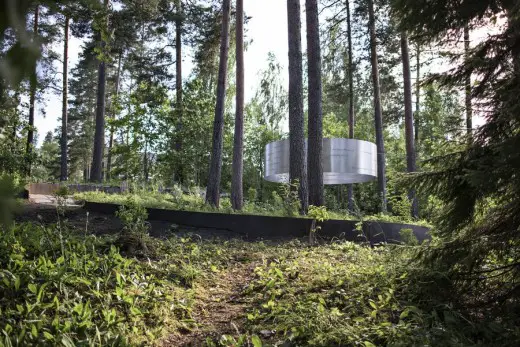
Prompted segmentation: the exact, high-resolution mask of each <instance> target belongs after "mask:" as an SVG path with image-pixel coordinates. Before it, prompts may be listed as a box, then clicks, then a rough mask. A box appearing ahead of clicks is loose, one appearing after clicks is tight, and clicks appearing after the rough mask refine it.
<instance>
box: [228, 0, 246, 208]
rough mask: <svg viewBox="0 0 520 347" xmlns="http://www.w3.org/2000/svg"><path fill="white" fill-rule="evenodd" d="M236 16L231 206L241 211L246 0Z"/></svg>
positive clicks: (241, 2) (241, 4) (240, 0)
mask: <svg viewBox="0 0 520 347" xmlns="http://www.w3.org/2000/svg"><path fill="white" fill-rule="evenodd" d="M236 6H237V9H236V10H237V14H236V60H237V71H236V74H237V76H236V114H235V137H234V142H233V175H232V178H231V206H232V207H233V209H234V210H241V209H242V207H243V204H244V193H243V186H242V180H243V175H244V0H237V4H236Z"/></svg>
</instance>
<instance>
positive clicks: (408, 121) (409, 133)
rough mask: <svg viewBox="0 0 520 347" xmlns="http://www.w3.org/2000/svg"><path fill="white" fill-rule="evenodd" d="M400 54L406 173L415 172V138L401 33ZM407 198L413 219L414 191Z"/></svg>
mask: <svg viewBox="0 0 520 347" xmlns="http://www.w3.org/2000/svg"><path fill="white" fill-rule="evenodd" d="M401 52H402V58H401V59H402V61H403V85H404V124H405V134H406V135H405V137H406V167H407V171H408V172H415V171H417V168H416V163H415V138H414V134H413V131H414V122H413V106H412V76H411V75H412V73H411V70H410V50H409V47H408V37H407V36H406V33H404V32H402V33H401ZM408 198H409V199H410V201H411V202H412V210H411V215H412V217H413V218H417V217H418V216H419V211H418V205H417V199H416V198H415V191H414V190H413V189H411V190H410V191H409V193H408Z"/></svg>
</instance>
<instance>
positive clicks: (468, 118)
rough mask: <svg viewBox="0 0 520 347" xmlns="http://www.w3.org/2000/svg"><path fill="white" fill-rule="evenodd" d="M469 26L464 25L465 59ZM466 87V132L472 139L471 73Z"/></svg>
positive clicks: (465, 57) (468, 44) (465, 84)
mask: <svg viewBox="0 0 520 347" xmlns="http://www.w3.org/2000/svg"><path fill="white" fill-rule="evenodd" d="M469 49H470V41H469V28H468V26H467V25H466V26H464V59H466V60H468V59H469ZM464 88H465V99H466V100H465V101H466V132H467V134H468V137H469V138H470V139H471V137H472V134H473V109H472V105H471V75H468V76H466V78H465V79H464Z"/></svg>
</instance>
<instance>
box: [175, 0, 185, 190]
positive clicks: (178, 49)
mask: <svg viewBox="0 0 520 347" xmlns="http://www.w3.org/2000/svg"><path fill="white" fill-rule="evenodd" d="M175 6H176V10H177V16H178V18H177V20H176V21H175V54H176V61H175V68H176V76H175V89H176V93H177V100H176V101H177V103H176V108H177V137H176V142H175V150H176V151H178V152H179V151H181V150H182V135H181V132H182V116H183V104H182V96H183V95H182V18H181V15H182V4H181V0H176V1H175ZM177 171H178V172H177V177H178V180H179V182H181V183H182V181H183V180H184V177H183V169H182V167H181V166H179V167H178V170H177Z"/></svg>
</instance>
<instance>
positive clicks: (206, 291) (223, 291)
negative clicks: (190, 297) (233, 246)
mask: <svg viewBox="0 0 520 347" xmlns="http://www.w3.org/2000/svg"><path fill="white" fill-rule="evenodd" d="M257 264H258V263H257V262H252V263H235V264H234V265H232V266H231V267H229V268H228V269H226V270H225V271H223V272H221V273H220V274H218V277H217V279H216V280H215V281H214V282H213V283H205V284H204V285H201V284H198V285H197V286H196V288H195V292H196V293H197V295H196V298H195V299H196V302H197V303H196V304H195V307H194V312H193V318H194V319H195V321H196V324H197V327H196V328H195V329H193V330H192V331H190V332H189V333H187V334H185V335H181V336H179V335H172V336H170V337H168V338H167V339H166V340H165V341H164V343H163V344H162V345H163V346H182V347H201V346H204V345H205V342H206V341H207V339H210V340H211V341H217V340H218V339H219V338H220V337H221V336H222V335H234V336H236V335H239V334H242V333H244V331H243V329H242V326H243V323H244V320H245V316H246V311H247V307H248V303H247V301H246V300H245V299H244V297H243V295H242V292H243V290H244V289H245V287H247V285H248V284H249V282H250V281H251V280H252V278H253V275H254V269H255V267H256V266H257Z"/></svg>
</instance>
